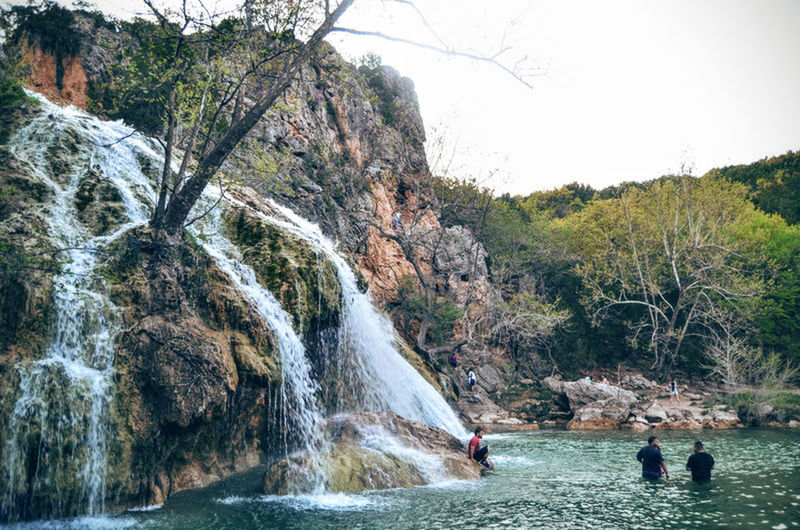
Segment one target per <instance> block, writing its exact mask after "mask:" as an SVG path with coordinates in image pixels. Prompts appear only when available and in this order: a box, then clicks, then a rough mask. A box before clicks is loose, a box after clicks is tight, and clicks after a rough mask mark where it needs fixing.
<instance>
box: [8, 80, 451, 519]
mask: <svg viewBox="0 0 800 530" xmlns="http://www.w3.org/2000/svg"><path fill="white" fill-rule="evenodd" d="M32 95H33V96H34V97H36V98H37V99H39V101H40V104H41V105H42V112H41V114H40V115H39V116H38V117H36V118H35V119H33V120H32V121H31V122H30V123H29V124H27V125H26V126H25V127H24V128H22V129H20V130H19V131H18V132H17V133H16V134H15V135H14V137H13V138H11V140H10V141H9V144H8V146H9V149H10V151H11V152H12V154H13V155H14V156H15V157H16V158H17V159H18V160H19V161H21V162H22V163H25V164H27V165H28V166H29V167H30V170H31V171H32V172H34V174H35V175H36V177H37V178H38V179H40V180H41V181H42V182H43V183H45V184H46V185H47V186H48V187H49V188H50V189H52V191H53V197H54V198H53V199H52V201H51V203H50V204H49V205H48V210H47V213H48V220H49V221H48V222H49V227H48V228H49V236H50V237H51V239H52V240H53V241H54V245H55V246H57V247H58V248H59V249H62V250H63V252H62V254H63V257H64V259H63V264H62V266H61V269H60V270H59V272H58V273H57V274H56V275H55V276H54V278H53V285H54V287H53V290H54V308H53V309H54V313H55V319H54V323H53V335H52V338H51V341H50V344H49V346H48V347H47V349H46V353H45V354H44V356H43V358H41V359H39V360H37V361H26V362H22V363H20V364H18V365H17V371H18V373H19V378H20V386H19V397H18V399H17V401H16V402H15V405H14V408H13V410H12V411H10V416H9V421H8V429H7V433H8V435H7V437H6V440H5V443H4V444H3V445H2V447H0V451H2V455H0V456H2V461H1V462H0V471H1V472H2V475H0V476H1V477H2V484H0V494H2V498H0V503H1V504H0V509H2V516H3V519H5V520H16V519H18V518H20V517H27V516H30V515H35V516H39V517H41V516H65V515H72V514H79V513H83V514H87V513H88V514H96V513H99V512H102V510H103V507H104V498H105V495H106V492H105V487H106V485H105V481H106V472H107V469H106V468H107V451H108V445H109V433H108V432H107V431H108V428H109V409H110V402H111V399H112V396H113V393H114V388H113V374H114V340H115V337H116V335H117V333H118V331H119V327H120V322H119V321H118V319H117V318H116V314H117V313H118V311H117V310H116V308H115V306H114V305H113V303H112V302H111V301H110V300H109V298H108V296H107V294H106V292H105V288H104V282H103V281H102V279H101V278H100V276H101V274H100V271H98V270H97V266H98V261H99V257H98V253H101V252H102V251H103V249H104V248H106V247H107V246H108V245H109V244H110V243H112V242H113V241H114V240H116V239H117V238H118V237H119V236H120V235H121V234H123V233H124V232H125V231H127V230H129V229H131V228H133V227H134V226H136V225H139V224H142V223H144V222H146V220H147V218H148V214H149V212H150V211H151V210H152V204H153V202H154V199H155V192H154V190H153V185H154V184H155V183H154V182H151V181H150V179H149V178H148V177H147V176H146V175H145V172H144V171H143V170H142V167H140V160H141V159H142V157H144V158H147V159H149V161H150V162H151V163H152V165H153V166H154V167H158V166H159V165H160V162H159V154H158V151H159V150H158V148H156V147H155V146H153V145H151V144H149V143H148V141H147V140H146V139H144V138H143V137H142V136H140V135H138V134H133V131H132V130H131V129H129V128H128V127H126V126H124V125H123V124H122V123H120V122H103V121H101V120H98V119H96V118H93V117H90V116H88V115H86V114H84V113H82V112H81V111H79V110H77V109H75V108H73V107H59V106H57V105H54V104H51V103H50V102H48V101H47V100H46V99H45V98H43V97H41V96H38V95H36V94H32ZM64 138H68V139H69V141H70V142H72V145H71V149H72V152H71V153H69V155H68V156H67V159H68V163H67V164H60V165H59V166H58V168H56V167H53V166H52V165H51V164H50V163H49V162H48V156H49V155H48V150H49V149H50V148H51V146H52V145H53V144H54V143H57V142H62V141H65V140H64ZM89 172H91V173H92V174H93V175H94V176H95V177H96V178H99V179H102V180H103V181H104V182H107V183H109V184H110V185H111V186H112V187H113V188H114V189H115V190H116V192H118V195H119V201H120V203H121V204H122V207H121V213H120V214H119V217H121V219H116V220H115V221H117V224H116V225H113V226H112V227H111V228H107V229H104V230H100V233H96V232H97V230H94V231H93V229H92V227H90V226H88V225H87V224H85V222H86V220H85V219H84V220H82V218H81V216H80V215H79V212H78V209H77V206H76V199H77V197H76V195H77V192H78V190H79V187H80V185H81V183H82V181H83V179H85V178H86V176H87V174H88V173H89ZM153 178H155V177H153ZM214 193H215V192H214V190H213V189H210V190H209V192H208V193H207V194H206V196H205V197H206V199H205V200H206V201H208V200H213V199H214V197H213V195H214ZM217 193H218V192H217ZM226 200H230V199H227V198H226ZM230 202H232V203H234V204H236V205H238V206H243V205H242V204H241V203H238V202H237V201H235V200H230ZM207 204H208V203H207V202H206V204H205V205H207ZM203 206H204V205H202V204H201V205H198V207H199V208H202V207H203ZM272 208H273V210H274V211H276V212H278V214H279V216H278V217H276V216H272V215H266V214H264V213H263V212H259V211H257V210H254V211H255V212H256V213H257V214H258V215H260V216H262V217H263V219H264V220H266V221H268V222H270V223H272V224H274V225H276V226H279V227H282V228H283V229H284V230H286V231H288V232H290V233H292V234H295V235H296V236H297V237H299V238H301V239H303V240H305V241H307V242H308V243H310V244H311V246H312V247H313V248H315V249H317V250H318V252H319V253H320V255H321V256H324V257H325V258H327V259H328V260H329V261H330V262H332V263H333V264H334V266H335V267H336V268H337V272H338V277H339V281H340V283H341V287H342V298H343V315H342V323H341V326H340V330H339V340H338V344H339V347H338V350H337V359H336V366H337V369H339V370H340V375H341V378H340V381H339V383H340V386H339V387H338V388H337V391H341V393H342V402H343V403H346V406H347V407H348V408H349V409H350V410H351V411H357V410H369V411H383V410H391V411H394V412H397V413H398V414H400V415H402V416H405V417H407V418H410V419H415V420H418V421H422V422H425V423H428V424H430V425H434V426H438V427H441V428H444V429H446V430H448V431H450V432H451V433H453V434H456V435H463V434H464V430H463V427H462V426H461V424H460V423H459V422H458V420H457V418H456V416H455V414H454V413H453V411H452V410H451V409H450V407H449V406H448V405H447V403H446V402H445V401H444V399H443V398H442V397H441V396H440V395H439V394H438V392H436V390H434V388H433V387H432V386H431V385H430V384H428V383H427V382H426V381H425V380H424V379H423V378H422V377H421V376H420V375H419V374H418V373H417V372H416V371H415V370H414V368H413V367H412V366H411V365H410V364H409V363H408V362H407V361H406V360H405V359H404V358H403V357H402V356H401V355H400V354H399V353H398V351H397V350H396V349H395V347H394V341H395V335H394V330H393V328H392V325H391V323H390V322H389V321H388V320H387V319H386V318H385V317H383V316H382V315H380V314H379V313H378V312H377V311H376V310H375V309H374V308H373V306H372V304H371V302H370V300H369V297H368V295H366V294H364V293H361V292H360V291H359V290H358V286H357V282H356V278H355V274H354V273H353V271H352V270H351V269H350V267H349V266H348V265H347V263H346V261H345V260H344V258H342V256H341V255H339V254H338V253H337V251H336V249H335V245H334V244H333V242H332V241H330V240H329V239H327V238H326V237H325V236H323V235H322V233H321V231H320V230H319V228H318V227H317V226H316V225H313V224H311V223H310V222H308V221H306V220H305V219H302V218H300V217H298V216H297V215H296V214H294V213H293V212H292V211H291V210H289V209H286V208H283V207H280V206H278V205H276V204H273V205H272ZM191 230H192V231H194V233H195V234H196V235H197V240H198V242H199V243H200V244H201V245H202V247H203V248H204V249H205V251H206V252H207V253H208V254H209V255H210V256H211V257H212V258H213V259H214V261H215V262H216V264H217V265H218V266H219V267H220V268H221V269H222V270H223V271H224V272H225V273H226V274H227V276H228V277H229V278H230V280H231V282H232V283H233V284H234V285H235V286H236V288H237V289H238V290H239V291H240V292H241V293H242V294H243V295H244V296H245V297H246V298H247V299H248V300H249V301H250V302H251V303H252V305H253V307H254V308H255V310H256V311H257V312H258V313H259V314H260V315H261V316H262V317H263V318H264V319H265V320H266V321H267V323H268V324H269V326H270V327H271V328H272V329H273V331H274V332H275V335H276V338H277V339H278V345H279V349H280V354H281V363H282V372H283V377H282V385H283V386H282V393H281V394H282V398H281V399H282V410H283V412H282V414H281V415H280V417H281V418H282V420H283V422H284V423H283V425H282V429H281V430H282V433H283V435H284V437H285V438H284V449H285V451H286V452H287V453H288V451H289V450H295V449H297V450H299V451H300V452H303V453H306V454H307V455H308V456H309V458H308V459H306V461H305V463H306V467H305V468H303V469H299V468H298V469H297V470H296V471H297V473H296V476H297V481H298V491H304V492H308V491H311V492H321V491H323V489H324V480H325V477H324V470H323V469H322V468H321V466H320V461H319V458H318V456H319V454H320V452H321V451H324V440H323V432H324V429H323V426H324V417H325V411H324V410H323V409H322V405H321V399H320V398H319V395H318V394H319V390H320V387H319V384H318V383H317V382H316V381H315V380H314V378H313V371H312V369H311V364H310V362H309V360H308V358H307V355H306V350H305V347H304V345H303V343H302V341H301V340H300V338H299V337H298V336H297V334H296V333H295V331H294V329H293V327H292V323H291V318H290V317H289V315H288V314H287V313H286V312H285V311H284V310H283V309H282V308H281V306H280V304H279V303H278V301H277V300H276V299H275V297H274V296H273V295H272V294H271V293H270V292H269V291H268V290H267V289H265V288H263V287H262V286H260V285H259V283H258V281H257V279H256V276H255V274H254V272H253V270H252V269H251V268H250V267H248V266H246V265H244V264H243V263H241V256H240V254H239V251H238V250H237V248H236V247H235V246H234V245H233V244H232V243H231V242H230V241H229V240H228V239H226V238H225V236H224V234H223V233H222V218H221V212H220V210H219V208H218V209H216V210H214V211H212V213H211V214H210V215H208V216H207V217H206V218H204V219H203V220H201V221H200V222H199V223H198V226H197V227H196V228H192V229H191ZM342 383H343V384H342ZM330 412H338V410H336V411H333V410H332V411H330ZM378 445H380V444H378ZM384 445H385V444H384ZM64 485H67V486H64Z"/></svg>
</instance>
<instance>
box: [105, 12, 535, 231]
mask: <svg viewBox="0 0 800 530" xmlns="http://www.w3.org/2000/svg"><path fill="white" fill-rule="evenodd" d="M144 2H145V4H146V5H147V7H148V10H149V13H150V15H151V16H152V18H154V19H155V21H156V22H155V25H153V23H146V22H143V21H137V22H134V24H133V29H134V30H136V25H137V24H138V25H139V26H145V25H148V24H149V27H146V28H144V29H145V30H146V31H139V32H138V35H137V38H138V39H139V46H138V47H136V51H135V52H134V53H133V54H132V55H131V56H130V57H128V58H126V59H125V60H124V61H123V64H124V65H125V68H124V71H123V72H122V76H121V80H120V81H118V82H117V83H116V86H115V89H114V92H116V93H117V96H116V102H115V104H116V105H118V106H119V107H120V108H122V107H127V109H128V110H129V111H131V110H133V113H134V114H138V115H141V113H142V112H147V113H150V114H152V115H153V117H154V120H153V122H154V123H152V124H151V125H152V127H151V128H152V131H150V132H156V131H157V132H158V133H159V138H160V140H161V141H162V144H163V146H164V151H165V164H164V167H163V170H162V174H161V183H160V190H159V197H158V202H157V205H156V208H155V211H154V213H153V217H152V220H151V225H152V226H153V227H154V228H156V229H158V230H162V231H164V232H166V234H168V235H171V236H175V235H180V233H181V232H182V230H183V228H184V227H185V226H186V225H187V223H191V222H192V220H188V217H189V212H190V211H191V210H192V208H193V206H194V205H195V203H196V202H197V200H198V199H199V198H200V196H201V194H202V192H203V190H204V189H205V187H206V185H208V183H209V182H211V180H212V179H213V178H214V177H215V176H216V175H217V174H218V171H219V170H220V168H221V167H222V166H223V164H224V163H225V161H226V160H227V159H228V157H229V156H230V155H231V153H232V152H233V151H234V149H236V147H237V145H239V143H240V142H241V141H242V140H243V139H244V137H245V136H246V135H247V134H248V133H249V132H250V131H251V130H252V128H253V127H254V126H255V125H256V124H257V123H258V121H259V120H260V119H261V118H262V116H263V115H264V113H265V112H267V111H268V110H269V109H270V108H272V107H273V106H274V105H275V104H276V103H278V100H279V99H280V98H281V96H282V95H283V94H284V93H285V92H286V90H287V89H288V88H289V87H290V85H291V83H292V81H293V80H294V78H295V76H296V75H297V74H298V72H299V71H300V70H301V68H302V67H303V66H304V65H306V64H307V63H308V62H309V61H311V60H312V58H313V55H314V53H315V51H316V50H317V48H318V47H319V45H320V43H321V42H322V40H323V39H324V38H325V37H326V36H327V35H328V34H329V33H331V32H333V31H339V32H346V33H350V34H355V35H368V36H373V37H379V38H383V39H389V40H393V41H399V42H403V43H405V44H408V45H414V46H422V47H424V48H426V49H430V50H432V51H436V52H441V53H446V54H448V55H456V56H463V57H469V58H472V59H475V60H479V61H485V62H491V63H493V64H495V65H497V66H499V67H500V68H502V69H503V70H505V71H506V72H508V73H510V74H511V75H514V76H515V77H516V78H517V79H519V80H521V81H523V82H524V80H523V79H522V76H521V75H520V74H518V73H517V71H518V69H519V66H520V64H518V65H517V66H516V67H514V68H508V67H506V66H504V65H502V64H501V63H500V62H499V59H498V57H499V55H500V53H502V52H504V51H505V50H506V49H505V48H504V49H502V50H501V52H500V53H493V54H491V55H486V56H483V55H479V54H472V53H464V52H460V51H458V50H454V49H452V48H448V47H445V46H429V45H424V44H419V43H417V42H415V41H413V40H410V39H404V38H398V37H394V36H391V35H385V34H381V33H375V32H368V31H361V30H357V29H353V28H344V27H336V26H335V23H336V22H337V21H338V20H339V19H340V17H341V16H342V15H343V14H344V13H345V12H346V11H347V10H348V8H350V6H351V5H352V4H353V3H354V0H340V1H339V2H338V3H335V2H331V1H330V0H300V1H294V2H276V1H274V0H246V1H245V2H244V4H243V5H242V6H241V8H240V9H238V10H236V11H234V12H226V13H225V14H224V18H223V16H221V15H216V14H214V13H211V12H209V11H208V9H207V8H206V7H205V5H204V4H203V3H202V2H198V3H197V5H193V3H192V2H187V1H184V2H183V3H182V7H181V8H180V9H179V10H177V11H170V10H166V9H160V8H158V7H157V6H156V5H155V3H154V1H153V0H144ZM389 3H390V4H396V5H399V6H403V7H411V8H412V9H414V10H415V12H417V13H418V14H420V16H422V15H421V13H420V12H419V10H417V9H416V7H415V6H414V4H413V2H411V1H410V0H394V1H393V2H389ZM423 21H424V19H423ZM425 23H426V24H427V22H425ZM428 27H430V26H428ZM134 33H136V32H135V31H134ZM176 147H180V148H182V150H183V153H184V156H183V160H182V163H181V166H180V168H179V169H178V170H177V172H175V173H173V170H172V158H173V151H174V150H175V148H176Z"/></svg>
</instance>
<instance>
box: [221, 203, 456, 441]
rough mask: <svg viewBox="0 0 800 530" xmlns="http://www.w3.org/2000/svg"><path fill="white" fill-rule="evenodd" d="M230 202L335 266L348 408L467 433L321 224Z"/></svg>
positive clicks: (342, 373)
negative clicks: (404, 348)
mask: <svg viewBox="0 0 800 530" xmlns="http://www.w3.org/2000/svg"><path fill="white" fill-rule="evenodd" d="M230 201H231V202H233V203H234V204H236V205H238V206H240V207H243V208H249V209H251V210H253V211H254V212H255V213H256V214H257V215H259V216H260V217H261V218H262V219H264V220H265V221H267V222H269V223H272V224H274V225H276V226H279V227H281V228H283V229H285V230H287V231H289V232H291V233H293V234H295V235H297V236H298V237H300V238H302V239H304V240H305V241H307V242H309V243H310V244H311V245H312V246H313V247H314V248H316V249H319V250H320V251H321V252H323V253H324V254H325V256H326V257H327V258H328V259H329V260H330V261H331V263H333V264H334V266H335V267H336V270H337V274H338V277H339V282H340V283H341V286H342V299H343V306H344V307H343V313H344V314H343V321H342V324H341V327H340V336H339V352H338V357H337V359H336V362H337V369H338V370H339V375H340V377H339V382H340V384H339V386H338V387H337V390H338V391H339V392H340V393H341V394H345V395H346V394H347V393H348V392H349V393H351V399H350V400H349V406H350V407H353V406H357V407H358V408H359V409H360V410H368V411H373V412H379V411H388V410H390V411H393V412H396V413H397V414H399V415H401V416H403V417H405V418H409V419H412V420H417V421H420V422H423V423H427V424H428V425H432V426H435V427H440V428H442V429H444V430H446V431H448V432H450V433H451V434H453V435H455V436H461V437H463V436H465V435H466V432H465V431H464V427H463V426H462V425H461V422H459V421H458V418H457V417H456V415H455V413H454V412H453V409H452V408H450V406H449V405H448V404H447V402H446V401H445V400H444V398H442V396H441V395H440V394H439V393H438V392H437V391H436V390H435V389H434V388H433V387H432V386H431V385H430V383H428V382H427V381H426V380H425V379H424V378H423V377H422V376H421V375H420V374H419V372H417V371H416V370H415V369H414V367H413V366H411V364H409V363H408V361H406V359H405V358H404V357H403V356H402V355H401V354H400V353H399V352H398V351H397V348H395V341H396V340H397V339H396V337H395V333H394V327H393V326H392V323H391V322H390V321H389V320H388V319H387V318H386V317H385V316H383V315H382V314H381V313H379V312H378V311H377V310H376V309H375V307H374V306H373V305H372V302H371V300H370V298H369V295H368V294H365V293H362V292H361V291H360V290H359V289H358V282H357V280H356V276H355V273H354V272H353V270H352V269H351V268H350V266H349V265H348V264H347V261H345V259H344V258H343V257H342V256H341V255H340V254H339V253H338V252H337V250H336V245H335V244H334V242H333V241H331V240H330V239H328V238H327V237H325V235H324V234H323V233H322V231H321V230H320V228H319V226H317V225H316V224H313V223H311V222H309V221H307V220H306V219H303V218H302V217H300V216H299V215H297V214H296V213H294V212H293V211H292V210H290V209H289V208H286V207H284V206H281V205H279V204H277V203H275V202H274V201H272V200H269V199H268V200H267V203H268V204H269V206H270V208H271V209H273V210H274V211H276V212H277V213H278V214H279V215H280V217H277V216H274V215H268V214H266V213H264V212H262V211H259V210H255V209H253V208H250V207H249V206H247V205H246V204H244V203H242V202H241V201H237V200H236V199H230ZM342 397H344V396H342Z"/></svg>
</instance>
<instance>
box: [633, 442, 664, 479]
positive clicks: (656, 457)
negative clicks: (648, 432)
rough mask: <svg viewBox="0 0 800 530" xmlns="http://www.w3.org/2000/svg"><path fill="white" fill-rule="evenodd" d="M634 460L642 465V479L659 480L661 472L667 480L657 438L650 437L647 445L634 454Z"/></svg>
mask: <svg viewBox="0 0 800 530" xmlns="http://www.w3.org/2000/svg"><path fill="white" fill-rule="evenodd" d="M636 460H638V461H639V462H641V463H642V477H644V478H646V479H649V480H656V479H660V478H661V471H662V470H663V471H664V476H665V477H666V478H669V471H668V470H667V463H666V462H665V461H664V455H662V454H661V442H659V441H658V438H657V437H655V436H651V437H650V438H648V439H647V445H645V446H644V447H642V448H641V449H639V452H638V453H636Z"/></svg>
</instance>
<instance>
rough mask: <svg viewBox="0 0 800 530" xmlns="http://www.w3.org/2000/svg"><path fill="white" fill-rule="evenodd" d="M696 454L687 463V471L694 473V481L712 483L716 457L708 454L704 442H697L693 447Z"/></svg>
mask: <svg viewBox="0 0 800 530" xmlns="http://www.w3.org/2000/svg"><path fill="white" fill-rule="evenodd" d="M692 450H693V451H694V453H693V454H692V456H690V457H689V460H687V461H686V471H691V472H692V481H694V482H699V483H704V482H711V470H712V469H714V457H713V456H711V455H710V454H708V453H706V451H705V449H704V448H703V442H701V441H699V440H698V441H696V442H695V443H694V446H693V447H692Z"/></svg>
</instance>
